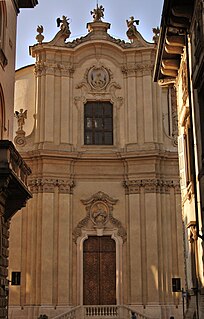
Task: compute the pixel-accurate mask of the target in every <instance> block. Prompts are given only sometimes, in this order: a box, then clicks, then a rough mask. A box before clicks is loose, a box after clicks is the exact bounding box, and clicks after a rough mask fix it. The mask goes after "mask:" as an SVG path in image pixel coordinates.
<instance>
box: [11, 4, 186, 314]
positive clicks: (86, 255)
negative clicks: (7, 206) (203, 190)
mask: <svg viewBox="0 0 204 319" xmlns="http://www.w3.org/2000/svg"><path fill="white" fill-rule="evenodd" d="M98 9H99V10H102V8H100V7H99V8H98ZM101 18H102V16H101V15H99V18H97V15H96V21H94V22H91V23H89V24H88V25H87V27H88V30H89V32H88V34H87V35H86V36H85V37H83V38H80V39H76V40H74V41H72V42H69V41H68V40H67V39H68V37H69V33H68V32H67V34H65V33H63V31H62V30H60V31H59V32H58V33H57V34H56V36H55V37H54V39H53V40H52V41H50V42H48V43H46V42H43V41H41V39H42V38H40V41H41V42H39V43H38V44H36V45H34V46H32V47H31V48H30V52H31V55H32V56H33V57H35V58H36V63H35V66H34V67H32V66H29V67H27V68H23V69H21V70H19V71H17V74H16V101H18V103H17V102H16V105H18V107H19V105H20V107H21V108H22V109H23V111H25V109H26V110H27V119H26V121H25V124H24V125H23V130H24V131H25V133H26V134H25V143H23V144H20V143H19V144H18V142H16V145H17V147H18V149H19V151H20V152H21V154H22V156H23V157H24V158H25V160H26V161H27V163H28V164H29V165H30V167H31V168H32V175H31V176H30V177H29V180H28V184H29V186H30V189H31V191H32V193H33V199H32V200H31V201H29V204H28V206H27V207H26V208H24V209H23V212H24V214H23V215H18V216H16V217H15V219H14V220H13V222H12V225H11V248H10V250H11V252H15V254H16V255H17V256H18V258H13V259H12V260H11V262H10V273H12V272H13V271H19V272H21V279H22V281H21V285H20V287H11V289H10V312H11V314H12V315H13V316H15V317H16V318H19V319H20V318H37V317H39V316H40V315H42V314H46V315H47V316H48V317H49V318H54V317H55V316H57V315H59V314H61V313H63V312H68V311H69V310H70V309H72V311H74V309H78V308H77V307H79V306H87V307H88V306H90V309H92V310H93V308H91V306H93V304H94V302H95V301H94V300H95V299H94V300H92V301H90V300H91V299H90V298H91V297H90V296H91V291H92V290H93V289H95V290H93V291H94V292H95V293H94V297H96V295H97V297H98V300H99V301H98V302H99V305H100V302H101V303H102V304H103V305H104V307H106V306H107V305H106V304H104V303H105V302H109V300H111V301H112V303H113V306H115V307H116V306H118V307H119V306H121V305H128V306H129V307H130V308H131V309H132V310H134V311H136V312H138V313H141V314H143V315H144V316H149V317H152V318H153V317H154V318H163V319H165V318H166V319H167V318H169V317H170V316H171V315H172V316H175V317H176V318H181V296H180V295H177V296H176V297H175V295H173V294H172V291H171V280H172V277H182V278H183V275H184V271H183V259H182V258H183V257H182V256H183V248H182V247H183V246H182V223H181V218H180V216H179V215H178V212H179V211H180V189H179V177H178V155H177V148H176V145H175V130H173V129H172V127H173V126H172V123H173V120H172V118H173V115H172V114H173V110H174V106H173V103H170V104H169V103H168V99H167V96H170V93H169V92H168V91H167V90H166V88H164V89H162V88H159V86H158V85H157V84H155V83H153V81H152V74H153V64H154V59H155V53H156V49H155V44H153V43H152V44H150V43H147V42H146V41H145V40H144V39H143V38H142V36H141V35H140V34H139V32H138V31H137V30H136V29H134V30H135V31H134V32H133V33H131V42H127V43H126V42H124V41H120V40H116V39H114V38H112V37H111V36H110V35H109V34H108V32H107V30H108V29H109V28H110V24H108V23H105V22H102V21H101V20H100V19H101ZM38 32H40V34H41V33H42V28H41V27H40V29H39V30H38ZM65 37H66V38H67V39H66V41H64V40H65ZM33 71H34V72H33ZM21 79H24V84H25V83H27V88H28V89H27V92H25V94H28V96H29V101H30V106H29V107H28V106H27V105H25V103H24V99H23V94H22V89H23V88H22V87H21ZM170 100H171V99H169V101H170ZM171 107H172V108H171ZM17 111H18V109H17ZM33 115H34V116H33ZM164 116H165V120H164ZM16 124H17V121H16ZM17 233H20V236H18V238H17V236H16V234H17ZM90 239H91V240H90ZM92 254H95V255H94V256H95V257H93V255H92ZM101 256H102V257H101ZM92 257H93V258H92ZM93 260H94V262H92V261H93ZM99 260H100V262H99ZM107 260H108V263H107ZM87 265H88V266H87ZM101 265H102V266H101ZM94 267H95V268H94ZM97 267H102V269H101V271H99V268H97ZM87 269H90V272H91V274H92V275H91V276H92V277H91V279H90V276H87V275H89V274H88V271H87ZM96 269H98V270H96ZM104 269H105V270H104ZM107 269H108V270H107ZM107 272H108V275H109V276H105V275H104V274H106V273H107ZM100 276H101V277H100ZM99 277H100V278H99ZM106 277H107V278H109V280H108V281H107V280H106V279H105V278H106ZM87 278H88V279H87ZM98 280H99V281H100V282H101V284H100V285H99V284H97V282H98ZM87 283H88V285H89V292H90V295H88V296H87V294H88V292H87V291H86V284H87ZM90 285H93V287H92V286H90ZM90 287H92V289H91V288H90ZM104 287H105V288H104ZM107 287H108V288H107ZM98 289H99V290H100V292H101V293H102V295H103V298H105V299H103V301H101V300H102V299H100V296H99V295H98V291H99V290H98ZM104 289H105V290H104ZM87 290H88V289H87ZM107 291H108V294H107V295H108V298H110V299H106V292H107ZM104 292H105V293H104ZM101 298H102V297H101ZM87 300H89V302H90V303H91V305H87ZM104 300H105V301H104ZM99 305H96V304H95V306H96V308H97V307H98V306H99ZM75 307H76V308H75ZM96 308H95V309H96ZM90 309H89V310H90ZM97 309H98V308H97ZM104 309H105V308H104ZM113 309H115V308H113ZM128 309H129V308H128ZM92 310H90V313H92V312H91V311H92ZM87 311H88V310H87ZM114 311H115V310H114ZM114 313H115V312H114ZM101 315H102V313H101ZM126 316H128V314H126Z"/></svg>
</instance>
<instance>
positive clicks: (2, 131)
mask: <svg viewBox="0 0 204 319" xmlns="http://www.w3.org/2000/svg"><path fill="white" fill-rule="evenodd" d="M21 4H22V3H21V1H18V3H16V1H11V0H7V1H4V0H3V1H0V318H7V317H8V285H9V281H8V255H9V249H8V247H9V225H10V221H9V219H10V218H11V217H12V215H13V214H15V212H16V211H17V210H18V209H19V208H21V207H23V205H22V203H23V204H24V205H25V202H26V200H27V199H28V198H29V192H28V189H27V187H26V176H27V175H28V174H29V169H28V167H27V166H26V164H25V162H24V161H23V159H22V158H21V157H20V155H19V154H18V152H17V151H16V150H15V148H14V146H13V144H12V143H11V140H12V138H13V117H14V113H13V112H14V80H15V50H16V20H17V14H18V12H19V8H20V7H21ZM36 4H37V1H32V3H31V2H30V1H26V3H25V2H24V7H33V6H35V5H36ZM13 196H14V197H15V196H16V198H17V199H16V202H15V203H14V202H13ZM24 196H25V197H24ZM27 196H28V197H27ZM23 197H24V198H23Z"/></svg>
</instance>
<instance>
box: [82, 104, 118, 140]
mask: <svg viewBox="0 0 204 319" xmlns="http://www.w3.org/2000/svg"><path fill="white" fill-rule="evenodd" d="M84 144H86V145H112V144H113V105H112V104H111V103H110V102H88V103H86V104H85V106H84Z"/></svg>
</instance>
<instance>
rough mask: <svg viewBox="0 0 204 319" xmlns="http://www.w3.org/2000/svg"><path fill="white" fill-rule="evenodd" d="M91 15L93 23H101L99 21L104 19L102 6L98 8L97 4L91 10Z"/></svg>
mask: <svg viewBox="0 0 204 319" xmlns="http://www.w3.org/2000/svg"><path fill="white" fill-rule="evenodd" d="M91 14H92V15H93V19H94V22H96V21H101V19H102V18H104V7H103V6H102V5H100V7H99V6H98V4H97V7H96V9H93V11H91Z"/></svg>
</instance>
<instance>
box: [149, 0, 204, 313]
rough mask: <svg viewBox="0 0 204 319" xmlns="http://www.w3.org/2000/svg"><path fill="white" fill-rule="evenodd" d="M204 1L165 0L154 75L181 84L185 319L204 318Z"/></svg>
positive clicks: (178, 86)
mask: <svg viewBox="0 0 204 319" xmlns="http://www.w3.org/2000/svg"><path fill="white" fill-rule="evenodd" d="M203 74H204V2H203V1H202V0H198V1H188V0H185V1H178V0H176V1H174V0H165V1H164V7H163V13H162V20H161V29H160V39H159V46H158V52H157V58H156V64H155V72H154V79H155V81H158V82H159V84H160V85H161V86H162V87H166V88H170V87H175V88H176V92H177V109H178V132H179V137H178V151H179V164H180V176H181V195H182V217H183V224H184V241H185V275H186V276H185V281H184V282H183V283H182V287H183V292H184V293H183V296H184V301H185V318H200V319H201V318H203V317H204V276H203V273H204V267H203V239H204V236H203V207H204V188H203V185H204V184H203V163H204V162H203V154H204V151H203V150H204V149H203V146H204V134H203V132H204V131H203V127H204V126H203V125H204V124H203V123H204V121H203V114H204V113H203V107H204V77H203Z"/></svg>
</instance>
